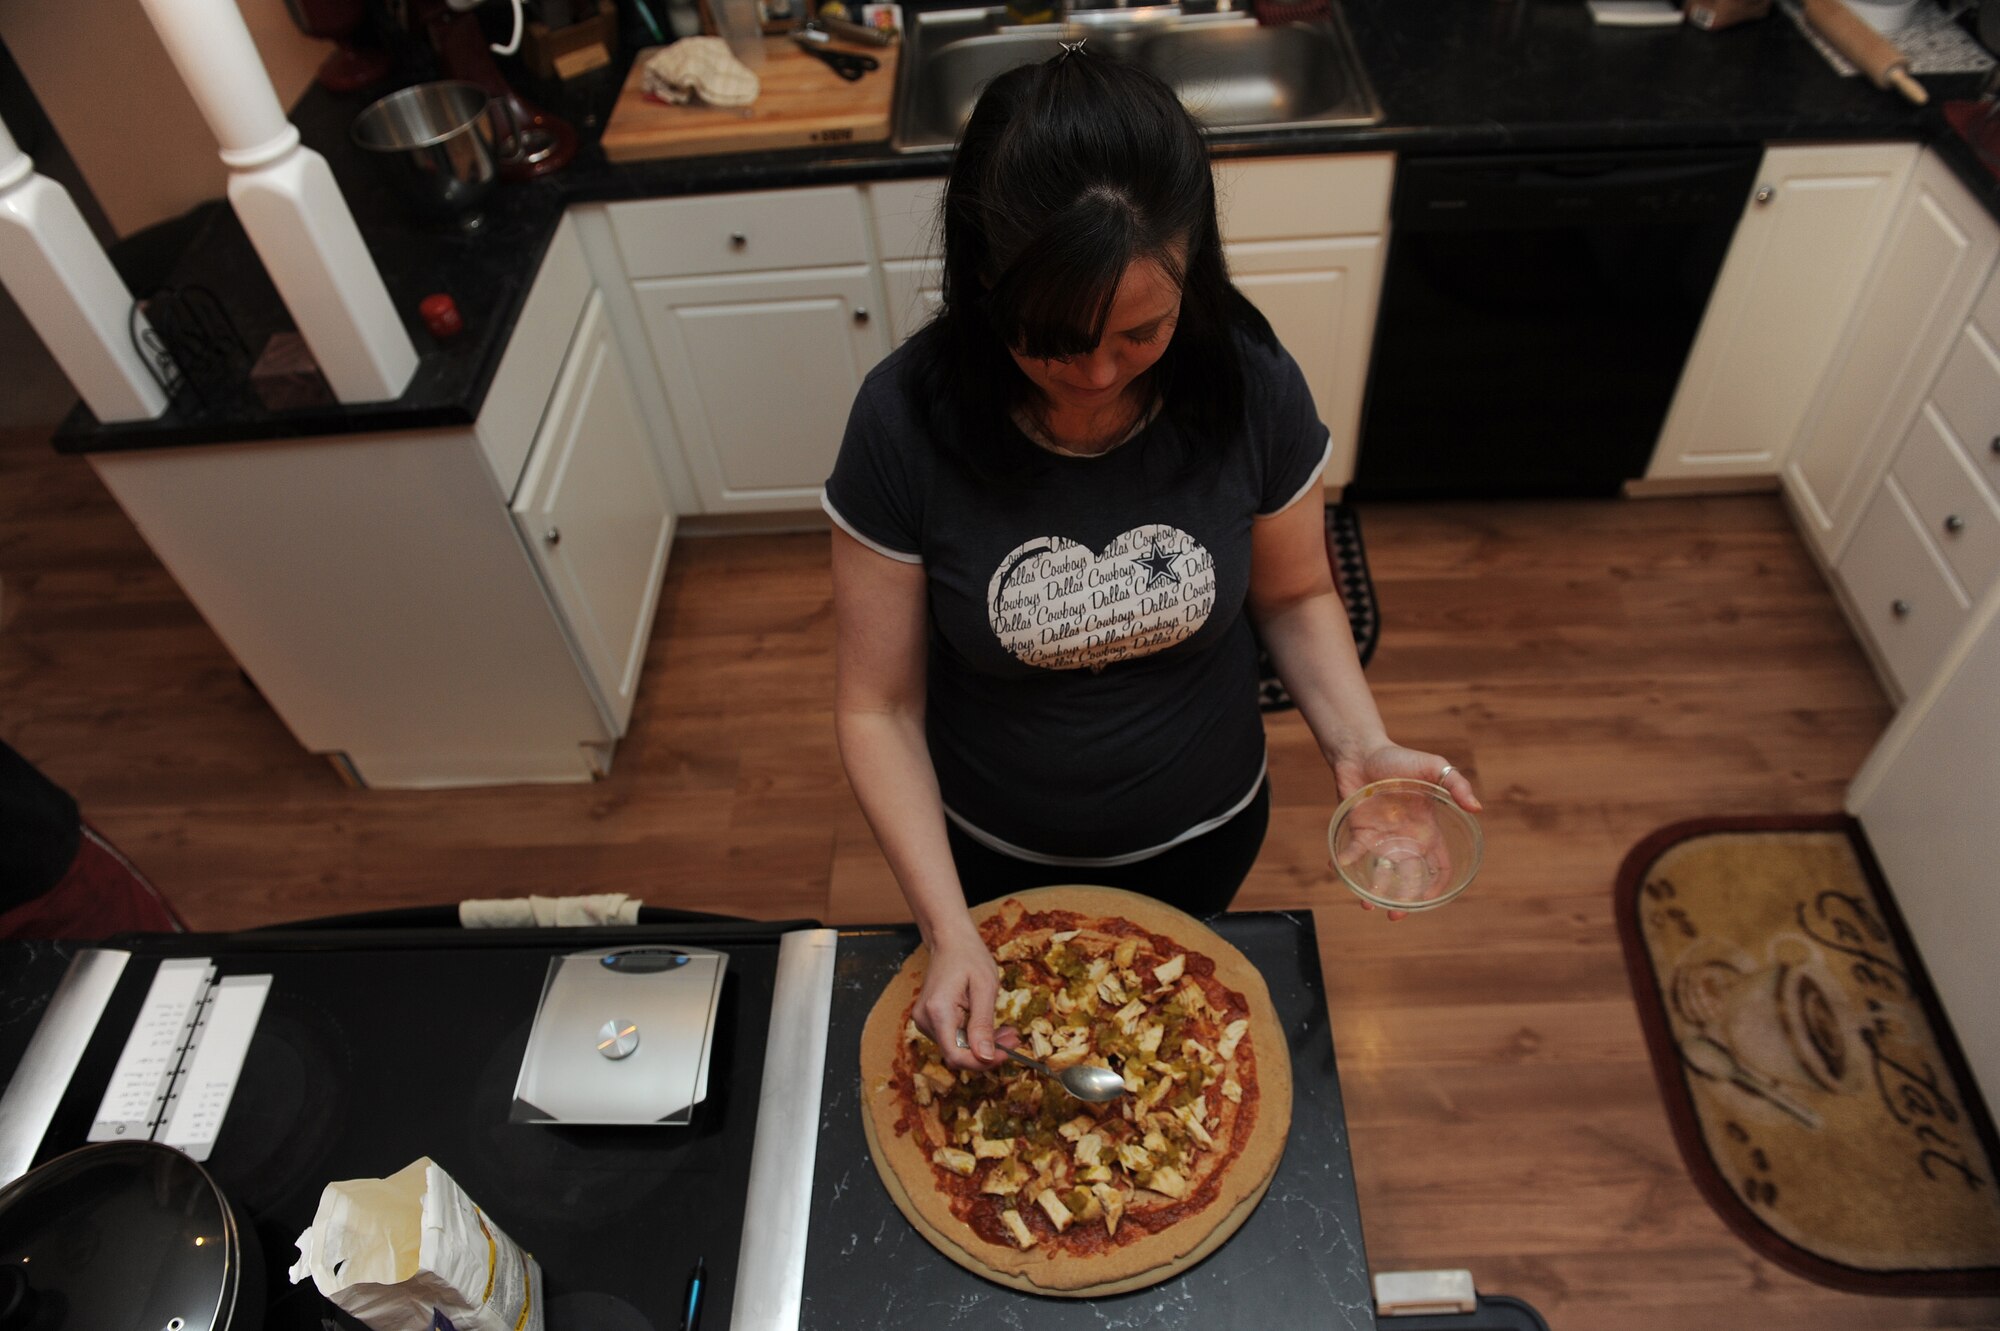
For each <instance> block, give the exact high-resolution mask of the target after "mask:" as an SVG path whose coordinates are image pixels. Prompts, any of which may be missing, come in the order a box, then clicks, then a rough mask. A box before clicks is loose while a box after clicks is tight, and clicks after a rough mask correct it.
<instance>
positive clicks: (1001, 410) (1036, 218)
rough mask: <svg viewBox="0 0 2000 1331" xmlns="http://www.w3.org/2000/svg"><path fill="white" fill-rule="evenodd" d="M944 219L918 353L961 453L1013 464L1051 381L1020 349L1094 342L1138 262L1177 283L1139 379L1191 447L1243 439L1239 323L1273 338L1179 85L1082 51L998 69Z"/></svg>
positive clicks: (993, 474)
mask: <svg viewBox="0 0 2000 1331" xmlns="http://www.w3.org/2000/svg"><path fill="white" fill-rule="evenodd" d="M942 216H943V231H944V275H943V291H942V301H941V304H940V307H939V310H938V313H937V315H936V317H935V318H934V319H933V320H932V323H931V326H930V327H928V328H926V329H925V330H924V331H923V333H922V334H920V335H919V337H918V339H917V344H916V345H915V346H913V347H912V352H913V354H914V355H915V357H916V370H917V373H918V375H919V382H920V383H921V384H922V386H923V389H924V392H925V397H926V401H927V402H928V403H929V411H930V416H931V425H932V433H933V436H934V437H935V438H937V439H938V440H939V441H940V443H942V444H943V445H944V446H945V448H946V449H947V450H948V451H949V452H950V453H952V454H954V455H955V456H957V457H958V459H959V460H960V461H962V462H964V463H966V464H967V465H968V466H970V467H971V468H972V469H973V470H974V471H975V472H976V473H978V474H980V475H982V476H985V477H989V478H998V477H1003V476H1005V475H1006V474H1007V473H1009V472H1010V471H1012V470H1014V469H1013V468H1010V467H1009V466H1008V465H1007V464H1006V461H1005V459H1007V458H1009V457H1010V456H1012V457H1019V456H1021V454H1020V452H1019V437H1018V435H1015V434H1014V433H1013V430H1012V426H1011V424H1010V416H1011V413H1012V411H1013V409H1014V408H1015V407H1017V406H1019V405H1021V404H1022V403H1024V402H1026V401H1030V400H1032V399H1033V397H1034V396H1035V395H1036V394H1037V393H1038V391H1039V390H1037V389H1036V388H1035V386H1034V385H1033V383H1031V382H1030V381H1029V379H1028V377H1027V376H1026V375H1024V374H1023V373H1021V369H1020V367H1019V366H1018V365H1016V364H1015V363H1014V360H1013V357H1012V356H1010V355H1009V354H1008V351H1009V348H1013V349H1015V350H1018V351H1020V352H1021V353H1022V354H1023V355H1025V356H1030V357H1035V358H1043V357H1050V358H1053V357H1060V356H1068V355H1077V354H1082V353H1087V352H1089V351H1090V350H1091V349H1092V348H1093V347H1095V346H1096V345H1097V343H1098V340H1099V338H1101V337H1102V336H1103V333H1104V324H1105V320H1106V318H1107V317H1108V315H1109V314H1110V309H1111V302H1112V298H1113V296H1114V295H1116V293H1117V290H1118V284H1119V281H1120V280H1121V279H1122V278H1123V276H1124V274H1125V269H1126V268H1127V266H1129V265H1130V264H1131V263H1132V262H1133V261H1134V260H1139V259H1150V260H1153V261H1155V262H1157V263H1158V264H1159V265H1160V266H1161V268H1162V269H1163V271H1165V272H1166V273H1167V275H1168V276H1169V277H1170V278H1171V279H1172V280H1173V281H1174V283H1175V284H1176V285H1177V286H1178V287H1179V288H1180V291H1181V312H1180V320H1179V324H1178V326H1177V327H1176V329H1175V330H1174V334H1173V337H1172V339H1171V340H1170V341H1169V342H1168V344H1167V349H1166V351H1165V352H1164V353H1162V355H1161V356H1160V359H1159V361H1158V362H1157V363H1156V364H1155V365H1154V367H1153V368H1152V370H1150V371H1149V372H1148V374H1147V376H1146V378H1145V380H1144V383H1143V387H1144V389H1145V390H1146V391H1148V392H1150V393H1151V394H1152V396H1153V399H1154V401H1157V402H1158V403H1159V405H1160V406H1161V409H1162V412H1163V415H1164V416H1165V418H1166V419H1167V420H1168V421H1169V422H1170V423H1171V424H1173V425H1174V426H1176V427H1177V430H1176V433H1177V434H1178V435H1179V436H1180V438H1182V439H1183V440H1185V441H1187V442H1188V444H1189V445H1190V447H1191V450H1192V451H1194V452H1204V451H1209V450H1212V449H1219V448H1220V447H1223V446H1226V445H1227V444H1228V443H1229V442H1230V441H1231V440H1232V439H1233V438H1234V437H1235V435H1236V433H1237V431H1238V430H1239V429H1240V425H1241V420H1242V407H1243V394H1244V382H1243V367H1242V358H1241V356H1240V354H1239V351H1238V346H1237V342H1236V340H1235V332H1236V330H1238V329H1243V330H1247V331H1248V332H1249V333H1250V334H1251V335H1252V336H1253V337H1255V338H1257V339H1259V340H1261V341H1263V342H1264V343H1266V344H1267V345H1271V346H1276V344H1277V340H1276V338H1275V337H1274V336H1273V334H1272V332H1271V328H1270V325H1269V324H1268V323H1267V322H1266V321H1265V320H1264V318H1263V316H1262V315H1260V314H1259V313H1258V312H1257V310H1256V309H1255V307H1253V306H1252V305H1251V304H1250V302H1249V301H1248V300H1247V299H1245V298H1244V296H1243V295H1242V294H1241V293H1240V292H1238V291H1237V290H1236V288H1235V287H1234V286H1233V285H1231V283H1230V281H1229V272H1228V268H1227V266H1226V265H1225V263H1224V262H1223V256H1222V238H1221V233H1220V231H1219V229H1218V227H1217V225H1216V219H1215V182H1214V177H1213V176H1212V175H1211V174H1210V171H1209V160H1208V145H1207V143H1206V142H1205V141H1204V139H1203V137H1202V133H1201V129H1200V127H1199V126H1197V125H1196V124H1195V122H1194V118H1193V117H1192V116H1190V115H1189V114H1188V113H1187V111H1186V109H1185V108H1183V107H1182V106H1181V104H1180V101H1179V99H1178V98H1176V97H1175V96H1174V93H1173V91H1172V90H1171V89H1170V88H1168V87H1167V85H1166V84H1164V83H1162V82H1161V81H1160V80H1159V79H1157V78H1155V77H1154V76H1153V75H1151V74H1149V73H1147V72H1146V71H1145V70H1143V69H1140V68H1139V67H1138V66H1136V65H1131V64H1127V63H1126V62H1124V61H1122V60H1118V59H1115V58H1113V57H1109V56H1104V55H1095V54H1090V53H1088V52H1084V51H1076V52H1065V53H1064V54H1062V55H1058V56H1056V57H1055V58H1054V59H1051V60H1048V61H1046V62H1043V63H1041V64H1037V65H1030V66H1026V67H1024V68H1020V69H1015V70H1011V71H1009V72H1008V73H1005V74H1002V75H1001V76H1000V77H998V78H996V79H994V80H993V82H992V83H990V84H989V85H987V88H986V91H985V92H984V93H983V94H981V96H980V98H979V103H978V105H977V106H975V107H974V108H973V111H972V118H971V120H970V121H969V122H968V123H967V124H966V127H965V132H964V133H963V134H962V135H961V136H960V137H959V141H958V149H957V152H956V153H955V154H954V156H953V158H952V165H951V174H950V177H949V179H948V180H947V181H946V184H945V192H944V203H943V210H942ZM1149 409H1150V404H1149Z"/></svg>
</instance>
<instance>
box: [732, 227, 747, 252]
mask: <svg viewBox="0 0 2000 1331" xmlns="http://www.w3.org/2000/svg"><path fill="white" fill-rule="evenodd" d="M749 243H750V237H748V236H746V235H744V234H743V233H742V232H741V231H732V232H730V233H729V248H731V249H734V250H740V249H742V248H743V247H744V246H745V245H748V244H749Z"/></svg>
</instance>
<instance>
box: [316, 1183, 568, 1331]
mask: <svg viewBox="0 0 2000 1331" xmlns="http://www.w3.org/2000/svg"><path fill="white" fill-rule="evenodd" d="M298 1248H299V1259H298V1261H297V1262H295V1263H293V1265H292V1268H291V1279H292V1283H293V1284H294V1285H296V1284H299V1283H300V1282H301V1281H303V1280H305V1279H306V1277H308V1276H311V1277H312V1282H313V1284H315V1285H317V1286H318V1287H319V1292H320V1293H321V1294H324V1295H325V1296H326V1297H327V1298H329V1299H331V1300H333V1302H334V1303H336V1304H338V1305H339V1306H340V1307H341V1308H342V1309H343V1310H344V1311H346V1312H348V1313H350V1314H352V1315H353V1316H354V1317H357V1318H359V1319H360V1320H361V1321H362V1322H364V1323H366V1324H367V1325H368V1326H370V1327H372V1328H373V1329H374V1331H542V1269H541V1267H540V1266H539V1265H537V1264H536V1262H535V1259H534V1258H533V1257H531V1256H529V1255H528V1254H527V1253H525V1252H522V1251H521V1249H520V1248H519V1247H518V1246H516V1245H515V1243H514V1241H513V1240H512V1239H510V1238H508V1237H507V1235H506V1234H505V1232H503V1231H502V1230H501V1228H500V1226H498V1225H496V1224H495V1223H493V1220H492V1218H491V1217H490V1216H488V1215H487V1214H486V1213H485V1212H483V1211H481V1210H480V1209H479V1208H478V1207H477V1206H475V1205H473V1203H472V1199H471V1198H470V1197H468V1196H466V1195H465V1191H464V1189H462V1188H460V1187H459V1186H458V1184H457V1183H456V1182H454V1181H453V1180H452V1177H451V1175H449V1174H447V1173H445V1172H444V1170H443V1169H441V1168H439V1167H438V1165H437V1164H436V1163H435V1162H433V1161H432V1160H431V1159H430V1158H429V1157H428V1156H426V1157H424V1158H422V1159H420V1160H417V1161H414V1162H413V1163H411V1164H410V1165H409V1166H407V1167H406V1168H404V1169H402V1170H399V1171H398V1172H396V1173H394V1174H391V1175H390V1176H389V1177H388V1178H357V1179H346V1180H344V1181H342V1182H338V1183H329V1184H327V1185H326V1190H325V1191H324V1192H322V1193H321V1194H320V1197H319V1211H318V1213H317V1214H315V1215H314V1216H313V1222H312V1228H311V1229H308V1230H307V1231H306V1232H305V1233H303V1234H301V1235H299V1242H298Z"/></svg>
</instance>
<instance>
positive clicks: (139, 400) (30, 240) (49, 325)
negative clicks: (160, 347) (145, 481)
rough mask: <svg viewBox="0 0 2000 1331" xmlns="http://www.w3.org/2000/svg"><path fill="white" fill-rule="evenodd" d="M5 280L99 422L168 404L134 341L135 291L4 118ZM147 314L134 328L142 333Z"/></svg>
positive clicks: (0, 196)
mask: <svg viewBox="0 0 2000 1331" xmlns="http://www.w3.org/2000/svg"><path fill="white" fill-rule="evenodd" d="M0 286H5V287H6V288H7V290H8V292H9V293H11V294H12V295H13V297H14V303H15V304H16V305H19V306H20V307H21V312H22V313H23V314H25V315H27V316H28V322H29V323H30V324H32V325H33V326H34V329H35V332H36V333H38V334H40V336H41V339H42V342H43V344H44V345H46V346H47V347H48V349H49V354H50V355H52V356H54V357H55V358H56V364H57V365H59V366H61V367H62V372H63V373H64V374H65V375H67V376H69V381H70V384H71V386H72V387H74V388H75V389H76V391H77V393H78V394H79V395H80V396H81V397H82V398H83V400H84V403H85V404H86V405H87V406H89V408H90V410H91V412H92V413H93V414H95V415H96V417H97V419H98V420H100V421H143V420H151V419H152V418H153V417H155V416H157V415H159V414H160V413H161V412H163V411H165V410H166V409H167V395H166V394H165V393H163V392H161V391H160V385H159V383H158V382H157V381H155V380H154V378H153V375H152V372H151V371H149V370H148V369H147V368H146V362H145V360H144V359H143V358H142V357H141V356H140V355H139V352H138V350H137V349H136V348H135V347H134V346H133V345H132V337H133V333H134V328H133V322H132V320H133V314H132V293H131V292H130V291H129V290H127V289H126V287H125V282H124V279H123V278H121V277H119V276H118V270H117V269H115V268H113V267H112V266H111V259H110V258H109V256H107V255H106V254H105V253H104V248H103V247H102V246H101V245H99V244H98V243H97V237H96V236H94V235H92V234H91V232H90V226H89V224H87V223H86V222H85V221H84V220H83V214H82V213H80V212H78V211H77V207H76V201H75V200H74V199H72V198H70V196H69V191H68V190H66V189H64V188H63V187H62V186H61V185H58V184H57V183H56V182H55V181H53V180H50V179H49V178H48V177H47V176H43V175H38V174H36V172H35V164H34V162H32V161H30V160H29V158H28V155H27V154H26V153H24V152H22V151H21V149H20V147H19V145H17V144H16V143H15V142H14V136H13V135H12V134H9V133H8V132H7V126H6V125H5V124H0ZM145 330H146V323H145V319H144V317H143V316H140V318H139V321H138V331H140V332H144V331H145Z"/></svg>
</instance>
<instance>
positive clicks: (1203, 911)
mask: <svg viewBox="0 0 2000 1331" xmlns="http://www.w3.org/2000/svg"><path fill="white" fill-rule="evenodd" d="M1270 823H1271V783H1270V781H1269V780H1266V781H1265V782H1264V783H1263V784H1262V785H1260V786H1259V787H1258V788H1257V796H1256V798H1255V799H1253V800H1251V801H1250V803H1248V804H1247V805H1245V806H1244V807H1243V811H1242V812H1241V813H1239V814H1237V815H1236V816H1235V817H1234V818H1231V819H1230V820H1229V821H1228V822H1226V823H1224V824H1223V825H1222V826H1220V827H1218V828H1215V829H1213V830H1211V831H1208V832H1204V833H1202V834H1201V835H1200V836H1198V837H1196V838H1194V839H1193V840H1192V841H1183V842H1182V843H1181V844H1180V845H1178V846H1174V847H1172V848H1171V849H1168V850H1163V851H1161V852H1160V853H1159V854H1157V855H1155V856H1152V857H1151V858H1150V859H1143V860H1140V861H1139V862H1138V863H1136V864H1121V865H1117V866H1114V867H1106V866H1101V865H1074V864H1032V863H1030V862H1028V861H1027V860H1017V859H1015V858H1014V857H1013V856H1012V855H1006V854H1002V853H1001V852H1000V851H997V850H994V849H992V848H991V847H990V846H983V845H981V844H980V843H979V842H977V841H974V840H973V839H972V838H971V837H969V836H967V835H966V834H965V832H964V831H963V830H962V829H961V828H960V827H959V826H958V824H957V823H954V822H951V821H949V820H947V821H946V823H945V831H946V833H947V834H948V835H949V836H950V838H951V858H952V860H953V861H954V862H955V863H956V864H957V865H958V880H959V882H960V883H962V884H964V886H965V903H966V904H967V905H968V906H976V905H978V904H979V903H980V902H982V901H992V900H994V899H995V898H997V897H1004V896H1006V895H1007V894H1008V893H1010V892H1025V891H1027V890H1028V889H1029V888H1031V887H1047V886H1049V885H1050V884H1052V883H1091V884H1095V885H1097V886H1101V887H1120V888H1124V889H1125V890H1126V891H1128V892H1137V893H1140V894H1141V895H1143V896H1149V897H1153V898H1155V899H1157V900H1160V901H1164V902H1166V903H1167V904H1168V905H1169V906H1176V907H1179V908H1180V909H1181V910H1184V911H1186V912H1187V913H1188V914H1190V915H1197V916H1204V915H1218V914H1220V913H1221V912H1223V911H1225V910H1227V909H1229V903H1230V902H1231V901H1232V900H1234V899H1235V896H1236V889H1237V888H1239V887H1241V886H1243V880H1244V879H1245V878H1247V877H1249V875H1250V866H1251V865H1252V864H1255V863H1256V862H1257V852H1258V851H1259V850H1261V849H1262V848H1263V845H1264V831H1265V829H1266V828H1267V827H1269V826H1270Z"/></svg>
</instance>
